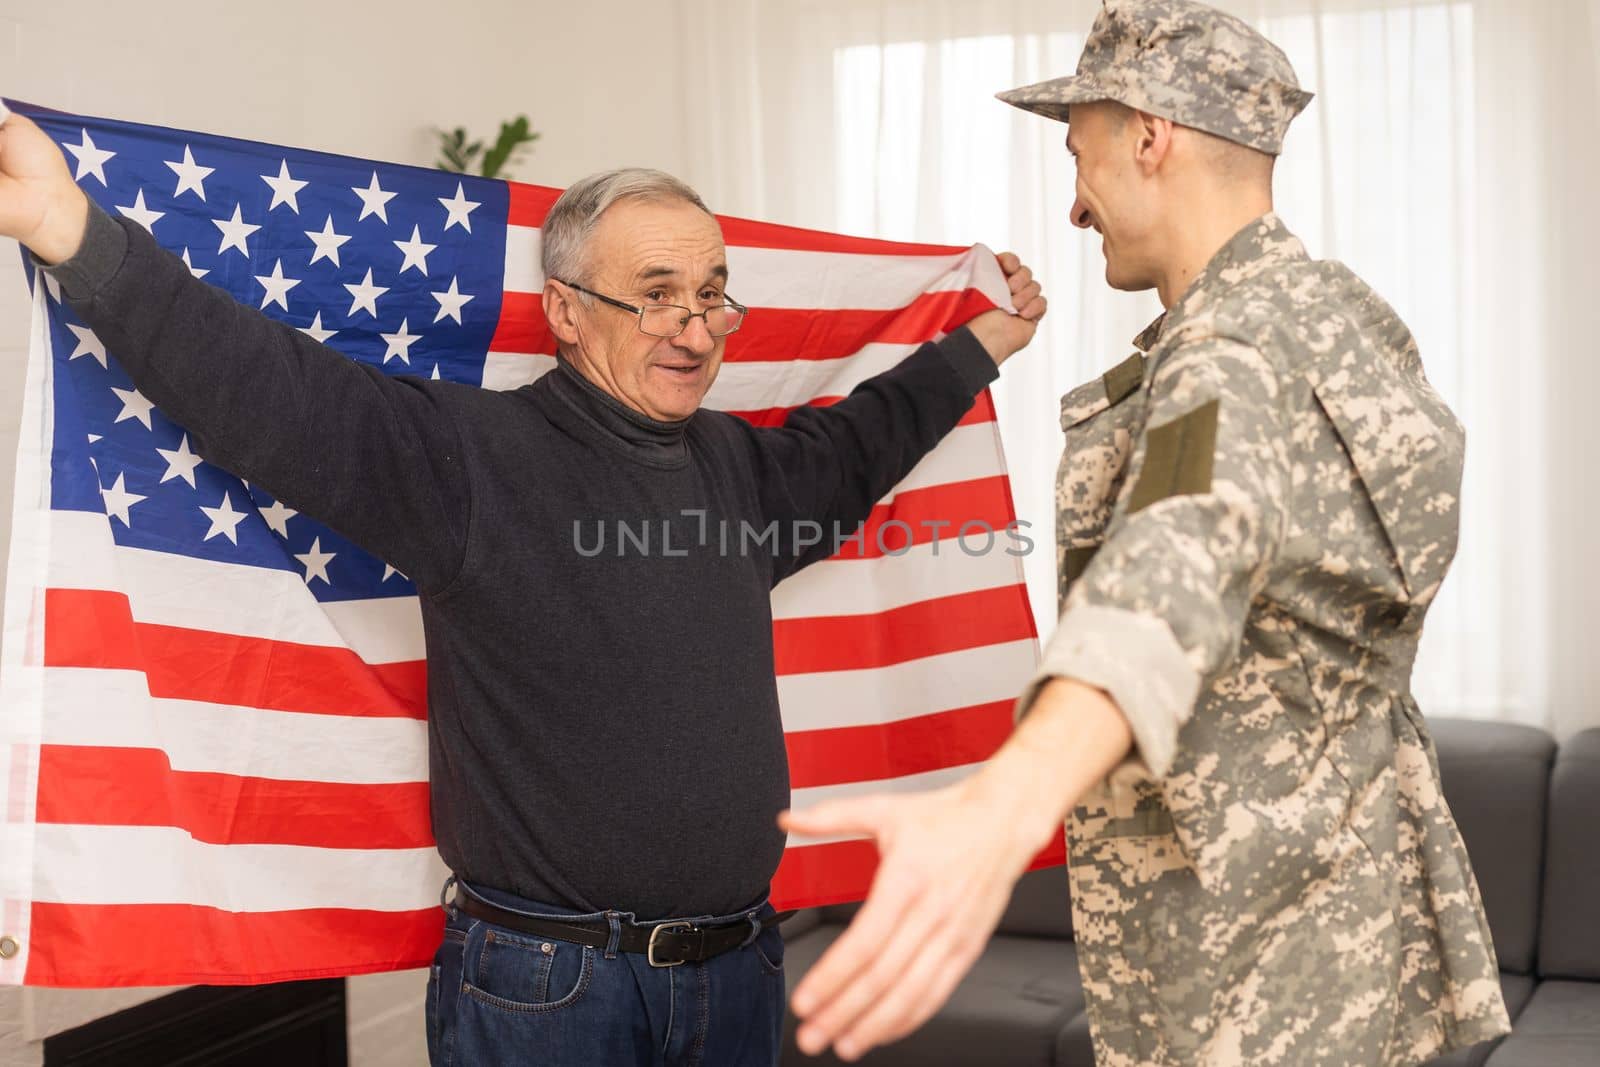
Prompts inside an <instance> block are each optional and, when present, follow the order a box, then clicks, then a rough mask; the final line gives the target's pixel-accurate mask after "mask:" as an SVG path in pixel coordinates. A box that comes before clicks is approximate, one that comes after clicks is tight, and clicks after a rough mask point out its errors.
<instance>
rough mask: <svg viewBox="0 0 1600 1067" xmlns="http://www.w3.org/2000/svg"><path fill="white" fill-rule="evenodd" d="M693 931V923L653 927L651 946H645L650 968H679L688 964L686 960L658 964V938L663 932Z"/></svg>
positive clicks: (645, 954)
mask: <svg viewBox="0 0 1600 1067" xmlns="http://www.w3.org/2000/svg"><path fill="white" fill-rule="evenodd" d="M693 929H694V923H691V922H682V921H678V922H670V923H659V924H657V925H656V926H654V927H652V928H651V930H650V944H649V945H647V946H645V953H644V958H645V959H646V960H647V961H648V962H649V964H650V966H652V967H679V966H682V965H683V964H684V963H685V962H686V961H685V960H673V961H671V962H669V963H657V962H656V938H657V937H659V936H660V934H661V931H663V930H693Z"/></svg>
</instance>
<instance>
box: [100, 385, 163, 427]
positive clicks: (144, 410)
mask: <svg viewBox="0 0 1600 1067" xmlns="http://www.w3.org/2000/svg"><path fill="white" fill-rule="evenodd" d="M111 391H112V392H113V393H116V394H117V396H118V397H119V398H121V400H122V410H121V411H120V412H118V413H117V417H116V418H115V419H112V420H111V421H112V422H122V421H123V420H124V419H138V420H139V421H140V422H142V423H144V428H145V429H147V430H149V429H153V427H152V426H151V425H150V410H151V409H152V408H154V407H155V405H154V404H152V403H151V402H150V401H148V400H146V399H145V396H144V394H143V393H141V392H139V390H137V389H118V388H117V387H116V386H114V385H113V386H112V387H111Z"/></svg>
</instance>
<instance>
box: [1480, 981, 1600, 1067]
mask: <svg viewBox="0 0 1600 1067" xmlns="http://www.w3.org/2000/svg"><path fill="white" fill-rule="evenodd" d="M1597 1060H1600V983H1596V982H1565V981H1560V980H1553V981H1547V982H1540V983H1539V988H1537V989H1535V990H1534V991H1533V997H1532V998H1531V999H1530V1000H1529V1001H1528V1005H1527V1007H1525V1008H1523V1009H1522V1012H1521V1014H1519V1015H1518V1016H1517V1019H1516V1022H1515V1023H1514V1024H1513V1026H1512V1030H1511V1036H1510V1037H1508V1038H1506V1039H1505V1040H1504V1041H1502V1042H1501V1043H1500V1047H1499V1048H1497V1049H1495V1050H1494V1052H1493V1053H1492V1054H1491V1055H1490V1056H1489V1061H1488V1062H1489V1067H1580V1065H1581V1067H1593V1065H1594V1064H1595V1062H1596V1061H1597Z"/></svg>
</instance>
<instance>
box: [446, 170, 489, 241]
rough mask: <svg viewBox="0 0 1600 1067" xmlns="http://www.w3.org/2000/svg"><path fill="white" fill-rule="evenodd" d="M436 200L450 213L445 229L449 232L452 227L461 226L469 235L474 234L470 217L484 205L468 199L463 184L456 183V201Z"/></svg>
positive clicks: (447, 216)
mask: <svg viewBox="0 0 1600 1067" xmlns="http://www.w3.org/2000/svg"><path fill="white" fill-rule="evenodd" d="M436 199H437V200H438V201H439V203H441V204H443V205H444V209H445V211H446V212H448V214H447V215H446V216H445V220H444V228H445V229H446V230H449V229H450V227H452V226H460V227H461V228H462V229H463V230H466V231H467V232H468V233H471V232H472V219H471V217H470V216H471V215H472V212H473V211H474V210H476V209H477V208H479V207H482V206H483V205H482V204H481V203H479V202H478V201H476V200H468V199H467V194H466V189H465V188H464V187H463V185H462V183H461V182H456V195H455V198H454V199H451V200H446V199H445V198H444V197H442V196H441V197H437V198H436Z"/></svg>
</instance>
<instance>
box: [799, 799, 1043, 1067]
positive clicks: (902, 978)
mask: <svg viewBox="0 0 1600 1067" xmlns="http://www.w3.org/2000/svg"><path fill="white" fill-rule="evenodd" d="M1021 800H1022V797H1020V796H1019V795H1018V794H1017V793H1015V792H1013V791H1011V790H1009V789H1007V788H1005V787H1004V786H1002V785H1000V784H999V783H997V782H995V781H994V780H993V778H992V777H991V776H987V775H983V774H981V773H980V774H975V775H973V776H972V777H971V778H968V779H967V780H965V781H963V782H960V783H957V784H956V785H953V786H949V787H947V788H944V789H940V790H936V791H934V792H929V793H919V794H915V795H911V796H885V795H880V796H871V797H861V798H857V799H854V800H845V801H837V802H833V803H827V804H819V805H817V806H816V807H814V808H811V809H809V810H807V811H803V812H785V813H784V814H783V815H782V816H780V817H779V824H780V825H781V826H782V827H783V828H784V829H785V830H789V831H792V832H794V833H800V834H868V835H871V836H872V837H873V838H875V839H876V841H877V844H878V851H879V853H880V855H881V857H882V859H881V863H880V865H879V867H878V873H877V877H876V878H874V879H873V883H872V892H871V895H870V896H869V897H868V898H867V902H866V903H865V904H864V905H863V906H862V908H861V910H860V912H859V913H858V914H857V915H856V918H855V921H854V922H852V923H851V924H850V928H849V929H848V930H846V931H845V932H844V934H843V935H841V936H840V938H839V940H838V941H836V942H835V943H834V944H833V946H832V947H831V948H829V950H828V951H827V952H826V953H825V954H824V955H823V957H822V959H821V960H819V961H818V962H817V964H816V965H815V966H814V967H812V968H811V970H810V971H809V972H808V973H807V974H806V976H805V980H804V981H802V982H801V983H800V985H799V988H797V989H796V990H795V993H794V997H793V1001H792V1004H793V1007H794V1010H795V1014H797V1015H798V1016H799V1017H800V1018H801V1019H802V1020H803V1025H802V1026H801V1028H800V1032H799V1035H798V1041H799V1044H800V1049H801V1051H803V1052H806V1053H808V1054H815V1053H818V1052H820V1051H822V1050H823V1049H825V1048H826V1047H827V1046H828V1045H829V1044H833V1046H834V1051H835V1052H836V1053H837V1054H838V1055H839V1056H840V1057H841V1058H843V1059H845V1060H854V1059H856V1058H857V1057H858V1056H861V1055H863V1054H865V1053H866V1052H867V1051H868V1050H869V1049H871V1048H872V1047H873V1046H875V1045H881V1044H884V1043H886V1042H889V1041H894V1040H897V1039H898V1038H901V1037H903V1036H905V1035H906V1034H908V1033H910V1032H911V1031H913V1030H915V1029H916V1028H917V1027H919V1026H921V1025H922V1024H923V1023H924V1022H926V1021H927V1020H928V1018H929V1017H930V1016H932V1015H933V1014H934V1012H936V1011H938V1010H939V1008H940V1007H941V1006H942V1005H943V1004H944V1002H945V1001H946V1000H947V999H949V996H950V994H951V992H952V991H953V990H954V989H955V987H956V985H957V983H959V982H960V981H961V979H962V977H963V976H964V975H965V974H966V973H967V971H968V969H969V968H971V966H972V964H973V962H974V961H975V960H976V959H977V958H978V956H979V954H980V953H982V951H983V947H984V945H985V944H986V943H987V942H988V940H989V935H990V934H992V933H993V932H994V928H995V926H996V925H997V924H998V923H999V921H1000V915H1001V913H1002V912H1003V911H1004V910H1005V907H1006V904H1007V902H1008V901H1009V900H1010V899H1011V890H1012V886H1013V885H1015V883H1016V881H1017V879H1018V878H1019V877H1021V875H1022V873H1023V871H1025V870H1026V869H1027V867H1028V864H1029V862H1030V861H1031V860H1032V859H1033V857H1034V856H1035V855H1036V854H1037V853H1038V852H1039V850H1040V849H1041V848H1043V847H1044V845H1045V844H1046V843H1047V842H1048V841H1049V837H1050V833H1051V831H1052V830H1053V831H1054V832H1057V833H1059V832H1060V830H1061V824H1060V822H1059V821H1053V822H1052V821H1051V819H1052V818H1053V817H1052V816H1051V815H1050V814H1049V813H1048V812H1046V811H1043V810H1040V809H1037V808H1036V810H1035V813H1034V814H1033V815H1031V816H1027V815H1024V814H1023V813H1021V812H1019V810H1018V804H1019V802H1020V801H1021Z"/></svg>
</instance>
